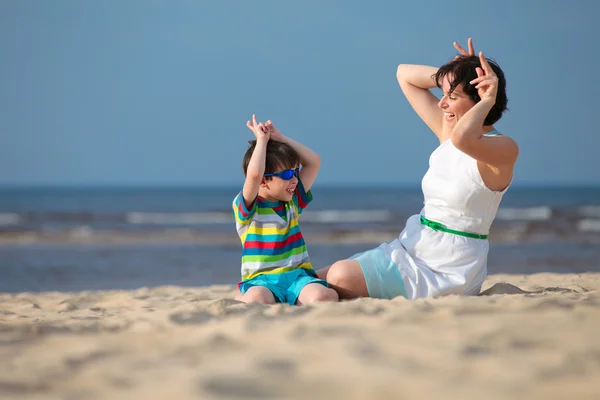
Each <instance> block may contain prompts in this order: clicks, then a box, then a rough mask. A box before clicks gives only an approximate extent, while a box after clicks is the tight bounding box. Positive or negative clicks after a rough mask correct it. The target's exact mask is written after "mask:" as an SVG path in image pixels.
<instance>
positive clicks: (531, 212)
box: [496, 206, 552, 221]
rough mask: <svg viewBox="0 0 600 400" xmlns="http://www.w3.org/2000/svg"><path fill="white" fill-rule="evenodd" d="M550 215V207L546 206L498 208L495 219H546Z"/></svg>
mask: <svg viewBox="0 0 600 400" xmlns="http://www.w3.org/2000/svg"><path fill="white" fill-rule="evenodd" d="M550 217H552V209H551V208H550V207H547V206H540V207H529V208H499V209H498V212H497V214H496V218H497V219H501V220H507V221H513V220H526V221H547V220H549V219H550Z"/></svg>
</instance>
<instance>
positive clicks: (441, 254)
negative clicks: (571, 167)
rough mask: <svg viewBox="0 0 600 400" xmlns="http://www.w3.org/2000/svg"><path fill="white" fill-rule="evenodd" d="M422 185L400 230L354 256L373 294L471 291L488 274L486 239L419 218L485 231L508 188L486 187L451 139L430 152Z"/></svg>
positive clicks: (414, 295) (469, 159) (476, 290)
mask: <svg viewBox="0 0 600 400" xmlns="http://www.w3.org/2000/svg"><path fill="white" fill-rule="evenodd" d="M497 135H498V134H497V133H496V132H493V133H492V132H490V133H489V134H487V135H486V136H497ZM422 188H423V194H424V197H425V201H424V207H423V209H422V210H421V213H420V214H418V215H413V216H411V217H410V218H409V219H408V220H407V222H406V226H405V228H404V230H403V231H402V232H401V233H400V236H399V237H398V238H397V239H395V240H394V241H392V242H390V243H384V244H382V245H381V246H379V247H378V248H376V249H373V250H371V251H368V252H365V253H362V254H360V255H357V256H355V257H353V258H356V259H357V260H358V261H359V263H360V265H361V267H362V269H363V273H364V274H365V279H366V281H367V288H368V290H369V295H371V296H372V297H381V298H392V297H395V296H398V295H401V296H404V297H406V298H408V299H415V298H421V297H431V296H443V295H448V294H464V295H476V294H478V293H479V291H480V289H481V285H482V283H483V281H484V279H485V277H486V274H487V255H488V250H489V243H488V240H487V239H475V238H470V237H465V236H461V235H457V234H453V233H448V232H443V231H439V230H434V229H432V228H430V227H428V226H426V225H423V224H421V222H420V218H421V216H423V217H425V218H427V219H429V220H432V221H435V222H439V223H441V224H443V225H444V226H445V227H447V228H450V229H453V230H457V231H462V232H470V233H475V234H480V235H487V234H488V233H489V230H490V226H491V224H492V222H493V220H494V218H495V216H496V212H497V210H498V206H499V205H500V201H501V200H502V196H503V194H504V193H505V192H506V190H507V189H508V188H506V189H504V190H503V191H492V190H490V189H488V188H487V187H486V186H485V184H484V183H483V180H482V178H481V175H480V173H479V170H478V168H477V161H476V160H475V159H474V158H472V157H470V156H468V155H467V154H465V153H463V152H462V151H460V150H458V149H457V148H456V147H454V145H453V144H452V140H450V139H448V140H446V141H445V142H444V143H442V144H440V146H439V147H438V148H437V149H436V150H435V151H434V152H433V153H432V154H431V156H430V158H429V170H428V171H427V173H426V174H425V176H424V177H423V180H422ZM395 277H397V278H395ZM400 279H401V281H400Z"/></svg>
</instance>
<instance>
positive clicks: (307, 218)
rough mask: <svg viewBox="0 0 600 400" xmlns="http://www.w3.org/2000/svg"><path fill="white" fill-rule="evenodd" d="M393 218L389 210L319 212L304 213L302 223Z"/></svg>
mask: <svg viewBox="0 0 600 400" xmlns="http://www.w3.org/2000/svg"><path fill="white" fill-rule="evenodd" d="M393 217H394V215H393V214H392V213H391V212H390V211H387V210H322V211H320V210H317V211H306V212H305V213H303V214H302V222H310V223H313V224H314V223H319V224H331V223H336V222H337V223H339V222H346V223H357V222H387V221H390V220H392V219H393Z"/></svg>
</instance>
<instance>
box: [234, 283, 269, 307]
mask: <svg viewBox="0 0 600 400" xmlns="http://www.w3.org/2000/svg"><path fill="white" fill-rule="evenodd" d="M240 300H241V301H243V302H245V303H254V302H257V303H263V304H275V297H274V296H273V294H272V293H271V291H270V290H269V289H267V288H264V287H260V286H254V287H252V288H250V289H248V291H247V292H246V293H244V295H243V296H241V298H240Z"/></svg>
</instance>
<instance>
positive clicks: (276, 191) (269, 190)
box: [259, 166, 298, 202]
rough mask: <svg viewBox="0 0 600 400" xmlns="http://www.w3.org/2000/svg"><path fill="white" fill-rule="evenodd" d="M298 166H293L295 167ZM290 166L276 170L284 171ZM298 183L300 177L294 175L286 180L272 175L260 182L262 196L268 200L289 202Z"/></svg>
mask: <svg viewBox="0 0 600 400" xmlns="http://www.w3.org/2000/svg"><path fill="white" fill-rule="evenodd" d="M295 168H297V166H296V167H294V168H291V169H295ZM284 169H288V168H280V169H278V170H277V171H275V172H280V171H283V170H284ZM297 184H298V178H297V177H296V176H295V175H294V176H292V179H290V180H285V179H282V178H280V177H278V176H272V177H271V179H270V180H267V179H266V178H263V182H262V183H261V184H260V193H259V194H260V196H261V197H262V198H264V199H266V200H268V201H284V202H288V201H291V200H292V196H293V195H294V191H295V190H296V185H297Z"/></svg>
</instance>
